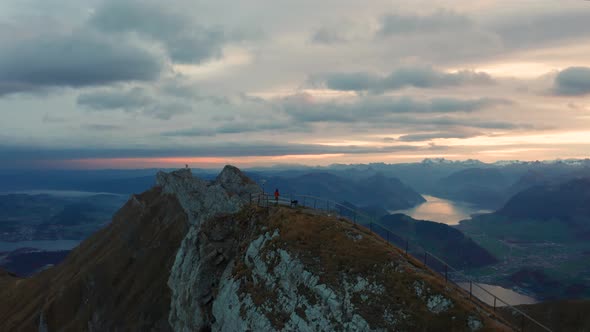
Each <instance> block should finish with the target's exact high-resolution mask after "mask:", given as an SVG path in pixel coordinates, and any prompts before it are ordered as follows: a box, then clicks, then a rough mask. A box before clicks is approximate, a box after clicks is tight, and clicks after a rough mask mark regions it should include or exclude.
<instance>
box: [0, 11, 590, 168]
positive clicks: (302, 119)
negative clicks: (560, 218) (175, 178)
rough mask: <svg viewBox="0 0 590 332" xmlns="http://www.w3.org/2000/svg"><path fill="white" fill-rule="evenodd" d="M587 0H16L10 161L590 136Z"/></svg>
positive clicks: (2, 66) (416, 153)
mask: <svg viewBox="0 0 590 332" xmlns="http://www.w3.org/2000/svg"><path fill="white" fill-rule="evenodd" d="M589 55H590V2H588V1H583V0H559V1H557V0H555V1H551V0H535V1H529V0H526V1H525V0H518V1H495V0H493V1H492V0H478V1H476V0H468V1H458V0H453V1H437V0H434V1H433V0H429V1H419V0H412V1H392V0H388V1H378V0H371V1H348V0H333V1H332V0H324V1H315V0H314V1H308V0H299V1H285V0H280V1H277V0H252V1H237V0H232V1H229V0H217V1H194V0H170V1H149V0H146V1H139V0H130V1H128V0H51V1H47V0H3V1H2V2H0V115H1V120H0V160H2V164H1V165H0V168H15V167H57V168H64V167H65V168H119V167H126V168H128V167H174V166H180V165H184V164H185V163H189V164H191V165H194V166H199V167H217V166H219V165H220V164H224V163H234V164H237V165H241V166H253V165H272V164H279V163H289V164H291V163H298V164H313V165H327V164H331V163H366V162H387V163H395V162H408V161H418V160H421V159H423V158H426V157H444V158H447V159H453V160H458V159H467V158H477V159H480V160H483V161H496V160H508V159H521V160H537V159H539V160H541V159H556V158H586V157H589V151H590V57H589Z"/></svg>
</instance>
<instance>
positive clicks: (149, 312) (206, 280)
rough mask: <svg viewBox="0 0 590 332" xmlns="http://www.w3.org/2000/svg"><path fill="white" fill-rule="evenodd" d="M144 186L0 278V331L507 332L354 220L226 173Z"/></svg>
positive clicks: (171, 177)
mask: <svg viewBox="0 0 590 332" xmlns="http://www.w3.org/2000/svg"><path fill="white" fill-rule="evenodd" d="M157 184H158V186H157V187H156V188H154V189H152V190H150V191H148V192H146V193H144V194H141V195H137V196H132V198H131V199H130V200H129V202H127V203H126V205H125V206H124V207H123V208H122V209H121V210H120V211H119V212H118V213H117V214H116V216H115V218H114V221H113V223H112V224H111V225H109V226H108V227H106V228H105V229H103V230H102V231H100V232H98V233H97V234H95V235H94V236H92V237H91V238H90V239H88V240H87V241H85V242H83V243H82V245H81V246H80V247H78V248H76V249H75V250H74V251H73V252H72V253H71V255H70V256H69V257H68V258H67V259H66V261H65V262H64V263H62V264H61V265H59V266H56V267H54V268H50V269H48V270H46V271H44V272H42V273H40V274H37V275H35V276H33V277H31V278H29V279H17V278H15V277H14V276H11V275H7V274H0V286H2V287H1V288H0V298H2V301H1V302H0V331H19V330H22V331H127V330H129V331H167V330H174V331H207V330H212V331H291V330H299V331H372V330H374V331H386V330H390V331H478V330H479V331H486V330H488V331H489V330H504V329H508V328H506V327H505V326H504V325H502V324H501V323H499V322H498V321H497V320H495V319H494V318H493V314H492V312H491V311H490V310H489V309H488V308H486V307H484V306H483V305H476V304H473V303H471V302H469V301H468V299H467V298H468V295H467V294H465V292H463V291H461V290H459V289H457V288H456V287H453V286H452V285H451V284H448V283H445V281H444V279H441V278H440V277H438V276H437V275H436V274H435V273H433V272H432V271H430V270H428V269H426V268H424V267H423V266H422V265H421V264H420V263H419V262H418V261H416V260H414V259H413V258H411V257H407V256H405V255H404V254H403V252H402V251H401V250H399V249H397V248H396V247H394V246H392V245H390V244H389V243H387V242H386V241H384V240H383V239H381V238H380V237H378V236H377V235H376V234H374V233H371V232H370V231H368V230H367V229H365V228H363V227H361V226H357V225H354V224H352V223H351V222H349V221H347V220H345V219H341V218H338V217H336V216H331V215H326V214H323V213H321V212H318V211H314V210H308V209H301V208H299V209H294V208H289V207H280V206H276V207H275V206H272V207H270V208H262V207H258V206H256V204H249V203H250V202H251V198H254V201H255V197H256V195H257V194H258V193H260V192H261V190H260V188H259V187H258V186H257V185H256V184H255V183H253V182H252V181H251V180H250V179H248V178H247V177H245V176H244V175H243V174H242V173H241V172H240V171H239V170H238V169H236V168H235V167H231V166H228V167H226V168H225V169H224V170H223V171H222V173H221V174H220V175H219V176H218V177H217V178H216V179H215V180H214V181H203V180H200V179H197V178H193V177H192V174H191V172H190V171H189V170H181V171H177V172H172V173H159V174H158V176H157Z"/></svg>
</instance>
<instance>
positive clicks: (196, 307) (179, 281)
mask: <svg viewBox="0 0 590 332" xmlns="http://www.w3.org/2000/svg"><path fill="white" fill-rule="evenodd" d="M156 183H157V185H158V186H161V187H162V188H163V190H164V192H165V193H170V194H174V195H176V197H177V198H178V200H179V202H180V204H181V206H182V208H183V209H184V210H185V212H186V214H187V216H188V218H189V223H190V224H191V228H190V230H189V232H188V234H187V235H186V237H185V239H184V240H183V242H182V244H181V246H180V248H179V250H178V253H177V254H176V260H175V262H174V266H173V267H172V271H171V273H170V278H169V280H168V285H169V287H170V289H171V291H172V303H171V308H170V317H169V321H170V324H171V326H172V328H173V329H174V330H175V331H195V330H197V331H198V330H199V329H200V327H201V326H203V325H204V324H205V313H203V312H202V309H201V304H202V303H203V301H208V300H209V295H210V294H209V295H208V294H207V292H208V290H207V288H208V286H206V285H207V284H210V283H211V282H212V281H210V280H204V278H205V279H206V278H207V275H206V273H205V272H206V271H205V270H206V268H205V265H204V264H203V261H206V260H207V259H210V258H211V257H209V256H208V255H211V253H210V252H208V251H207V250H206V249H203V248H201V246H200V239H199V234H200V230H201V224H202V223H203V222H204V221H206V220H208V219H210V218H212V217H214V216H216V215H219V214H228V213H235V212H238V211H239V210H240V209H241V208H242V207H243V206H244V205H245V204H247V203H249V201H250V196H251V195H254V196H256V195H257V194H259V193H261V192H262V190H261V189H260V187H258V186H257V185H256V184H255V183H254V182H252V181H251V180H250V179H248V178H247V177H246V176H244V175H243V174H242V172H240V170H239V169H237V168H236V167H233V166H226V167H225V168H224V169H223V171H222V172H221V173H220V174H219V176H218V177H217V178H216V179H215V181H211V182H208V181H204V180H201V179H198V178H195V177H193V175H192V173H191V171H190V169H181V170H178V171H174V172H171V173H165V172H159V173H158V174H157V175H156ZM214 258H216V257H214ZM217 259H218V258H217Z"/></svg>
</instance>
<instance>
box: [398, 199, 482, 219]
mask: <svg viewBox="0 0 590 332" xmlns="http://www.w3.org/2000/svg"><path fill="white" fill-rule="evenodd" d="M422 197H424V199H425V200H426V202H424V203H422V204H420V205H418V206H416V207H413V208H411V209H406V210H398V211H391V212H392V213H403V214H407V215H408V216H410V217H412V218H414V219H418V220H430V221H436V222H440V223H443V224H447V225H458V224H459V221H461V220H465V219H469V218H471V215H472V214H480V213H490V212H492V211H490V210H482V209H479V208H477V207H475V206H473V205H471V204H469V203H463V202H455V201H451V200H448V199H443V198H439V197H434V196H430V195H422Z"/></svg>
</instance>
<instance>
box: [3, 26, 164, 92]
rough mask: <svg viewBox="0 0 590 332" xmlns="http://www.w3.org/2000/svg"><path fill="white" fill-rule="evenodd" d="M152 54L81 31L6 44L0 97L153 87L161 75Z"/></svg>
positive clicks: (125, 43) (156, 57)
mask: <svg viewBox="0 0 590 332" xmlns="http://www.w3.org/2000/svg"><path fill="white" fill-rule="evenodd" d="M163 67H164V65H163V61H162V59H161V58H160V57H159V56H158V55H157V54H155V53H154V52H151V51H148V50H146V49H144V48H141V47H138V46H135V45H134V44H133V43H127V42H123V41H121V40H115V39H111V38H107V37H104V36H100V35H98V34H96V33H93V32H91V31H86V30H81V31H76V32H75V33H74V34H70V35H51V36H40V37H35V38H20V39H18V40H16V39H15V40H13V41H7V42H5V43H4V44H3V45H2V52H0V96H2V95H6V94H10V93H17V92H35V91H39V90H43V89H47V88H52V87H84V86H96V85H107V84H112V83H115V82H123V81H151V80H155V79H157V78H158V77H159V75H160V72H161V71H162V70H163Z"/></svg>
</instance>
